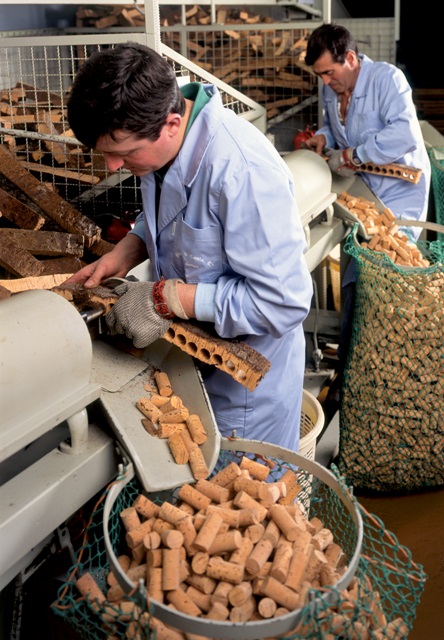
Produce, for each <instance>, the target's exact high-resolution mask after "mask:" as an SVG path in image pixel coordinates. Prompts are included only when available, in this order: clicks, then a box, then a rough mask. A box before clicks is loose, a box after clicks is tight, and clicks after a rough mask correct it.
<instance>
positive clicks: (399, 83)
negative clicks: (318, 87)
mask: <svg viewBox="0 0 444 640" xmlns="http://www.w3.org/2000/svg"><path fill="white" fill-rule="evenodd" d="M305 62H306V64H308V65H310V66H311V67H312V69H313V71H314V72H315V74H316V75H317V76H318V77H319V78H321V79H322V82H323V87H322V99H323V104H324V119H323V123H322V127H321V128H320V129H319V130H318V131H316V133H315V135H314V136H313V137H312V138H309V139H308V140H307V141H306V143H305V144H306V146H307V147H308V148H309V149H312V150H313V151H316V152H317V153H319V154H321V155H322V154H324V153H325V154H326V155H327V156H328V164H329V167H330V169H331V171H332V173H333V174H337V175H339V176H343V177H351V176H353V175H354V174H355V172H356V171H359V164H361V163H362V162H372V163H375V164H388V163H392V162H396V163H399V164H404V165H408V166H411V167H416V168H418V169H421V170H422V175H421V179H420V181H419V183H418V184H416V185H415V184H413V183H411V182H407V181H406V180H399V179H395V178H390V177H385V176H381V175H375V174H368V173H360V174H359V175H360V177H361V178H362V180H363V181H364V182H365V183H366V184H367V186H368V187H369V189H371V191H372V192H373V193H374V194H375V195H376V196H378V198H379V199H380V200H381V201H382V202H383V203H384V205H385V206H386V207H388V208H390V209H391V211H392V212H393V214H394V215H395V216H396V217H397V218H405V219H410V220H420V221H424V220H426V218H427V210H428V202H429V189H430V176H431V168H430V161H429V158H428V155H427V150H426V147H425V143H424V139H423V136H422V132H421V127H420V125H419V121H418V117H417V114H416V109H415V105H414V103H413V99H412V90H411V88H410V86H409V84H408V82H407V79H406V77H405V75H404V74H403V72H402V71H401V70H400V69H398V68H397V67H395V66H394V65H392V64H389V63H387V62H374V61H373V60H371V59H370V58H369V57H367V56H366V55H362V54H360V53H359V52H358V47H357V45H356V42H355V40H354V38H353V36H352V35H351V33H350V32H349V31H348V30H347V29H346V28H345V27H342V26H340V25H337V24H334V23H331V24H323V25H321V26H320V27H318V28H317V29H315V30H314V31H313V32H312V34H311V35H310V37H309V39H308V43H307V53H306V57H305ZM401 228H402V227H401ZM405 229H407V228H405ZM420 231H421V230H420V229H418V228H415V227H413V228H412V227H409V228H408V231H407V233H409V234H411V235H412V237H413V239H415V238H417V237H418V236H419V233H420ZM355 266H356V264H355V261H354V260H350V262H349V264H348V266H347V268H346V271H345V274H344V277H343V279H342V293H343V294H342V306H343V325H342V327H341V337H340V340H339V345H340V350H339V356H340V362H341V364H342V367H343V366H344V363H345V360H346V357H347V352H348V344H349V340H350V336H351V322H352V315H353V307H354V295H355V279H356V276H355ZM339 380H340V378H339Z"/></svg>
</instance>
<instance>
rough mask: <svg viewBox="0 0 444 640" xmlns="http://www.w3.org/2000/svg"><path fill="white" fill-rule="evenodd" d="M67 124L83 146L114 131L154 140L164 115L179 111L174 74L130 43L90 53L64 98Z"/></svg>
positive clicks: (181, 108) (147, 51)
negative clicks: (126, 132) (68, 93)
mask: <svg viewBox="0 0 444 640" xmlns="http://www.w3.org/2000/svg"><path fill="white" fill-rule="evenodd" d="M67 113H68V122H69V126H70V127H71V129H72V130H73V132H74V135H75V136H76V138H77V139H78V140H80V141H81V142H82V143H83V144H84V145H86V146H87V147H89V148H94V147H95V146H96V144H97V140H98V139H99V138H100V137H102V136H104V135H107V134H109V135H110V136H111V137H112V138H114V136H113V134H114V132H115V131H117V130H119V129H120V130H122V129H123V130H125V131H130V132H131V133H134V134H136V136H137V137H139V138H148V139H149V140H152V141H155V140H157V139H158V138H159V136H160V133H161V130H162V127H163V126H164V124H165V122H166V118H167V116H168V115H169V114H170V113H178V114H180V115H183V114H184V113H185V100H184V98H183V95H182V93H181V92H180V89H179V86H178V84H177V80H176V75H175V73H174V71H173V69H172V67H171V66H170V64H169V63H168V62H167V60H166V59H165V58H163V57H162V56H161V55H159V54H158V53H156V52H155V51H154V50H153V49H150V48H148V47H145V46H144V45H141V44H137V43H135V42H127V43H125V44H120V45H118V46H116V47H115V48H109V49H104V50H101V51H96V52H95V53H93V54H92V55H91V56H90V57H89V58H88V59H87V60H85V62H84V63H83V64H82V66H81V67H80V69H79V71H78V73H77V75H76V77H75V79H74V83H73V86H72V89H71V92H70V95H69V98H68V104H67Z"/></svg>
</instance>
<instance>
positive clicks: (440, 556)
mask: <svg viewBox="0 0 444 640" xmlns="http://www.w3.org/2000/svg"><path fill="white" fill-rule="evenodd" d="M338 443H339V414H338V413H336V414H335V416H334V417H333V419H332V420H331V421H330V422H329V425H328V428H327V429H326V431H325V432H324V434H322V436H321V438H320V440H319V442H318V444H317V446H316V461H317V462H319V464H322V465H324V466H328V465H329V464H330V462H331V460H332V459H333V457H334V456H335V455H336V453H337V448H338ZM355 496H356V498H357V500H358V501H359V502H360V504H362V506H363V507H364V508H365V509H366V510H367V511H368V512H370V513H371V514H374V515H376V516H378V517H379V518H380V519H381V520H382V522H383V523H384V525H385V527H386V529H387V530H388V531H390V532H391V533H393V534H395V536H396V538H397V539H398V542H399V543H400V544H401V545H403V546H405V547H407V548H408V549H409V550H410V552H411V554H412V559H413V561H414V562H415V563H416V564H420V565H422V567H423V569H424V571H425V573H426V574H427V581H426V583H425V589H424V593H423V595H422V597H421V601H420V604H419V606H418V607H417V609H416V618H415V621H414V624H413V629H412V631H411V632H410V634H409V640H442V639H443V638H444V487H439V488H437V489H431V490H427V491H422V492H419V493H415V494H407V495H400V496H385V495H381V496H377V497H373V496H372V497H368V496H363V495H359V493H358V492H355Z"/></svg>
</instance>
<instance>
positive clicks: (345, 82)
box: [312, 51, 359, 94]
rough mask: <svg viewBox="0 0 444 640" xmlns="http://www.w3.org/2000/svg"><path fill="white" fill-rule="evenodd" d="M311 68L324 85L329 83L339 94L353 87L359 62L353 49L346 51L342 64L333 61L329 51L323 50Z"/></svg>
mask: <svg viewBox="0 0 444 640" xmlns="http://www.w3.org/2000/svg"><path fill="white" fill-rule="evenodd" d="M312 68H313V71H314V72H315V74H316V75H317V76H318V77H319V78H321V79H322V82H323V83H324V84H325V85H330V87H331V88H332V89H333V91H335V92H336V93H339V94H341V93H347V92H348V91H351V90H352V89H353V87H354V85H355V82H356V76H357V72H358V70H359V62H358V59H357V56H356V53H355V52H354V51H348V53H347V56H346V58H345V62H344V64H340V63H339V62H334V61H333V59H332V57H331V53H330V52H329V51H325V53H323V54H322V55H321V56H320V57H319V58H318V59H317V60H316V62H315V63H314V64H313V67H312Z"/></svg>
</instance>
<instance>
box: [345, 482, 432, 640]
mask: <svg viewBox="0 0 444 640" xmlns="http://www.w3.org/2000/svg"><path fill="white" fill-rule="evenodd" d="M356 498H357V499H358V501H359V502H360V503H361V504H362V506H363V507H364V508H365V509H367V511H369V512H370V513H372V514H374V515H376V516H378V517H379V518H380V519H381V520H382V522H383V523H384V525H385V527H386V529H388V530H389V531H391V532H392V533H394V534H395V536H396V537H397V539H398V541H399V543H400V544H402V545H404V546H405V547H407V548H408V549H409V550H410V552H411V554H412V559H413V561H414V562H415V563H416V564H421V565H422V567H423V569H424V571H425V573H426V575H427V580H426V583H425V588H424V593H423V594H422V596H421V601H420V603H419V606H418V607H417V610H416V618H415V621H414V624H413V629H412V631H411V632H410V634H409V640H442V639H444V487H443V488H438V489H432V490H429V491H424V492H421V493H415V494H408V495H402V496H390V497H386V496H378V497H364V496H359V495H356Z"/></svg>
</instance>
